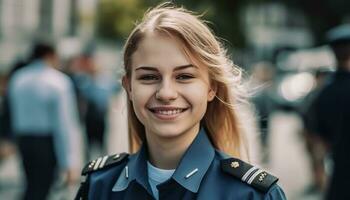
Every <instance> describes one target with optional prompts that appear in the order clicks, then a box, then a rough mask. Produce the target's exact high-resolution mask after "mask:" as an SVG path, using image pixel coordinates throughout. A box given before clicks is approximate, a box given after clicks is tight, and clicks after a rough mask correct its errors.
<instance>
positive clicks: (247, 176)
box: [221, 158, 278, 193]
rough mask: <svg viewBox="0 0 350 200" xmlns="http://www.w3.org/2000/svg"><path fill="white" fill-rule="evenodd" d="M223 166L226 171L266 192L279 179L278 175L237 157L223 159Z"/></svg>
mask: <svg viewBox="0 0 350 200" xmlns="http://www.w3.org/2000/svg"><path fill="white" fill-rule="evenodd" d="M221 168H222V170H223V171H224V172H227V173H229V174H230V175H232V176H234V177H236V178H238V179H240V180H241V181H242V182H245V183H246V184H248V185H251V186H253V187H254V188H256V189H257V190H259V191H261V192H265V193H266V192H268V191H269V188H271V187H272V185H273V184H276V182H277V181H278V178H277V177H275V176H273V175H271V174H269V173H267V172H266V171H265V170H263V169H260V168H258V167H254V166H252V165H250V164H249V163H246V162H244V161H242V160H239V159H236V158H229V159H223V160H221Z"/></svg>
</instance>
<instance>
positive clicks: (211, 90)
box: [208, 84, 217, 102]
mask: <svg viewBox="0 0 350 200" xmlns="http://www.w3.org/2000/svg"><path fill="white" fill-rule="evenodd" d="M216 91H217V85H216V84H211V86H210V88H209V91H208V102H210V101H212V100H213V99H214V98H215V95H216Z"/></svg>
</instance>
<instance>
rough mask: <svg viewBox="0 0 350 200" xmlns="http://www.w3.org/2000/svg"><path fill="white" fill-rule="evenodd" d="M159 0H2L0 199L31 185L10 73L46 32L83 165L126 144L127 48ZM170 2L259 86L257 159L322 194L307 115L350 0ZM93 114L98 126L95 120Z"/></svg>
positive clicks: (65, 195) (292, 184) (288, 185)
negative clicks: (68, 85)
mask: <svg viewBox="0 0 350 200" xmlns="http://www.w3.org/2000/svg"><path fill="white" fill-rule="evenodd" d="M160 2H162V1H159V0H0V103H1V104H0V199H9V200H11V199H20V197H21V194H22V192H23V190H24V188H25V181H24V179H23V169H22V166H21V157H20V156H19V154H18V151H17V148H16V145H15V139H14V136H13V134H12V130H11V122H10V121H11V120H10V117H9V116H10V114H11V110H9V109H8V105H7V104H8V102H7V103H6V94H7V89H8V87H7V86H8V82H9V80H10V79H11V76H12V75H13V73H14V71H16V69H17V68H18V67H19V66H23V65H24V63H27V62H28V56H29V55H30V51H31V47H32V46H33V45H34V43H35V41H37V40H38V39H42V38H45V39H46V40H50V41H51V42H53V43H54V45H55V47H56V50H57V53H58V56H59V62H60V65H59V70H61V71H62V72H64V73H66V74H67V75H69V77H70V78H71V80H72V82H73V84H74V89H75V93H76V96H77V98H76V100H77V104H78V110H79V122H80V124H79V125H80V129H81V130H80V133H79V141H80V142H78V144H77V145H78V146H79V149H81V152H79V156H80V158H81V159H80V161H79V162H80V165H82V163H85V162H86V161H87V160H90V159H92V158H96V157H97V156H101V155H104V154H106V153H109V154H110V153H115V152H123V151H128V145H127V128H126V127H127V126H126V121H125V117H126V107H125V105H126V104H125V99H124V92H123V91H122V89H121V85H120V84H121V83H120V77H121V75H122V55H121V49H122V46H123V43H124V41H125V39H126V37H127V36H128V34H129V33H130V31H131V30H132V28H133V26H134V24H135V22H137V20H140V19H141V17H142V15H143V13H144V12H145V11H146V10H147V9H148V8H149V7H150V6H154V5H157V4H158V3H160ZM174 2H175V3H176V4H178V5H184V6H185V7H186V8H188V9H190V10H193V11H195V12H198V13H204V18H205V19H206V20H208V21H210V22H211V23H210V24H209V26H210V27H211V28H212V29H213V30H214V32H215V33H216V34H217V35H218V36H219V37H220V38H222V40H223V41H224V42H225V44H226V46H227V48H228V49H229V52H230V55H231V56H232V59H233V60H234V62H235V64H237V65H238V66H240V67H242V68H243V69H244V74H245V76H246V78H247V80H248V83H249V84H250V86H251V88H255V89H256V91H255V92H254V93H253V95H252V102H253V104H254V105H255V115H256V116H257V120H256V124H257V126H258V128H259V129H258V130H259V131H257V132H259V133H257V134H256V135H254V136H253V137H255V138H258V142H257V143H256V144H254V145H252V148H253V149H256V152H258V153H257V154H258V156H257V159H256V160H254V162H255V163H256V164H258V165H262V166H264V167H265V168H267V169H268V170H269V171H270V172H271V173H273V174H275V175H276V176H278V177H279V178H280V182H279V183H280V185H281V186H282V187H283V188H284V190H285V192H286V195H287V197H288V199H291V200H293V199H300V200H304V199H305V200H308V199H310V200H312V199H322V195H323V194H324V188H325V187H326V186H325V185H327V176H328V175H327V174H329V172H327V166H328V163H329V161H328V160H327V156H326V155H325V156H322V158H321V162H320V163H321V164H315V162H314V160H315V158H314V157H315V154H318V152H317V151H316V153H313V152H312V151H310V146H311V147H313V146H315V145H317V144H315V143H314V142H313V140H312V139H311V140H310V137H309V136H308V134H307V133H305V132H307V131H306V130H305V122H304V121H305V120H304V118H303V116H304V115H305V111H306V110H307V105H308V102H309V99H310V96H312V94H313V92H314V91H316V90H317V88H318V87H319V86H320V84H322V80H324V79H325V78H326V77H327V76H328V75H329V74H331V73H332V72H333V71H334V70H335V59H334V56H333V54H332V52H331V50H330V48H329V47H328V46H327V45H326V44H325V42H324V35H325V33H326V31H327V30H329V29H330V28H331V27H334V26H336V25H339V24H342V23H346V22H350V12H349V11H350V9H349V8H350V1H346V0H307V1H305V0H303V1H302V0H293V1H291V0H279V1H276V0H233V1H223V0H218V1H210V0H200V1H199V0H177V1H174ZM97 105H98V106H97ZM96 113H99V114H96ZM96 121H100V122H101V123H100V124H102V125H101V127H96V126H94V125H93V122H96ZM260 149H261V150H262V151H260ZM311 149H312V148H311ZM320 152H323V151H322V150H320ZM320 154H321V153H320ZM319 165H322V166H319ZM319 168H321V170H318V169H319ZM316 171H317V173H316ZM319 171H321V172H319ZM75 191H76V187H70V188H66V187H62V185H61V183H59V181H58V183H55V185H54V187H53V188H52V190H51V193H50V199H72V196H74V193H75Z"/></svg>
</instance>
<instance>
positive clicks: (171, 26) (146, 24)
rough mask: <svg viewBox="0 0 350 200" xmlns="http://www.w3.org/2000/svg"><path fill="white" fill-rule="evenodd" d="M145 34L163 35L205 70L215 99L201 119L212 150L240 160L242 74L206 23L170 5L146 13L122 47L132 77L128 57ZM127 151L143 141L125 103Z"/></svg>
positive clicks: (138, 124)
mask: <svg viewBox="0 0 350 200" xmlns="http://www.w3.org/2000/svg"><path fill="white" fill-rule="evenodd" d="M148 32H157V33H161V34H166V35H168V36H170V37H172V38H175V39H176V40H177V41H180V44H182V46H183V51H184V53H185V54H186V56H188V58H189V59H190V61H191V62H193V64H194V65H197V66H206V67H207V68H208V72H209V79H210V83H211V84H212V85H214V86H215V88H216V96H215V98H214V100H213V101H211V102H209V103H208V106H207V110H206V113H205V115H204V118H203V119H202V124H203V125H204V126H205V128H206V130H207V133H208V136H209V138H210V140H211V142H212V144H213V145H214V147H215V148H217V149H219V150H221V151H223V152H225V153H227V154H230V155H232V156H235V157H240V156H241V148H242V142H243V140H242V127H241V126H240V123H239V120H238V115H237V109H236V105H237V103H238V102H240V101H242V100H243V99H244V98H242V97H243V96H244V95H243V90H242V88H241V70H240V69H239V68H238V67H237V66H235V65H234V64H233V62H232V60H231V59H229V56H228V55H227V51H226V49H225V48H224V46H223V45H222V44H221V43H220V41H219V40H218V39H217V38H216V37H215V36H214V34H213V33H212V31H211V30H210V29H209V27H208V26H207V25H206V23H205V22H204V21H203V20H201V19H200V17H199V16H196V15H195V14H193V13H192V12H190V11H188V10H186V9H184V8H182V7H176V6H173V5H172V4H169V3H165V4H161V5H159V6H157V7H155V8H153V9H150V10H148V11H147V12H146V14H145V16H144V18H143V19H142V21H141V23H139V24H138V25H136V27H135V28H134V30H133V31H132V32H131V34H130V36H129V38H128V39H127V41H126V44H125V47H124V67H125V73H126V76H127V77H131V66H132V60H131V57H132V55H133V53H134V52H135V51H136V50H137V47H138V44H139V43H140V41H141V40H142V38H144V36H145V35H146V33H148ZM128 125H129V137H130V138H129V139H130V151H131V152H135V151H136V150H137V149H138V148H139V146H140V145H141V143H142V141H144V139H145V128H144V126H143V125H142V123H141V122H140V121H139V120H138V119H137V117H136V115H135V112H134V110H133V106H132V102H131V101H130V100H128Z"/></svg>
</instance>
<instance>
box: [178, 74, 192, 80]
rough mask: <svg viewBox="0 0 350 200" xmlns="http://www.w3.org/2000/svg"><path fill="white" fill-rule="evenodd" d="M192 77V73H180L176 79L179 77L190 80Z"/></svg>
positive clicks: (179, 78)
mask: <svg viewBox="0 0 350 200" xmlns="http://www.w3.org/2000/svg"><path fill="white" fill-rule="evenodd" d="M192 78H194V76H193V75H191V74H180V75H178V76H176V79H178V80H189V79H192Z"/></svg>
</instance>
